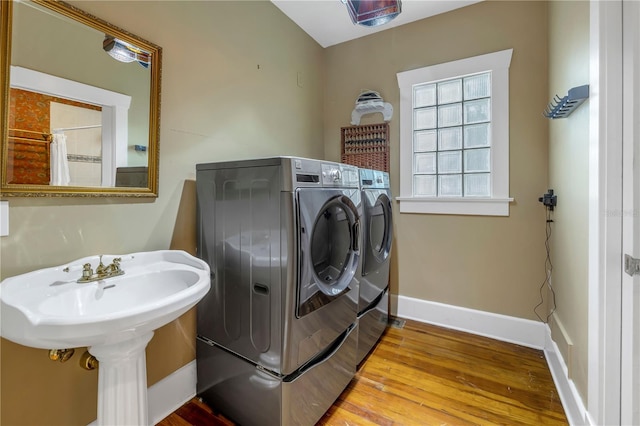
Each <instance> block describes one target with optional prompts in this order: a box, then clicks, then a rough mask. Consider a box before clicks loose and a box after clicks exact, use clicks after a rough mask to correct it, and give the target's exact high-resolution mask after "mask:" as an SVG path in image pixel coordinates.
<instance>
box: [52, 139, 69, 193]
mask: <svg viewBox="0 0 640 426" xmlns="http://www.w3.org/2000/svg"><path fill="white" fill-rule="evenodd" d="M69 181H70V178H69V161H67V137H66V136H65V135H64V134H62V133H54V134H53V142H51V185H56V186H66V185H69Z"/></svg>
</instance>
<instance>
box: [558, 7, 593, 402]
mask: <svg viewBox="0 0 640 426" xmlns="http://www.w3.org/2000/svg"><path fill="white" fill-rule="evenodd" d="M567 22H571V25H567ZM583 84H589V2H587V1H572V2H564V1H560V2H555V1H554V2H551V3H550V4H549V93H548V95H549V97H550V98H551V97H552V96H553V95H554V94H558V96H565V95H566V94H567V91H568V90H569V89H570V88H572V87H575V86H582V85H583ZM588 142H589V101H588V100H587V101H586V102H585V103H584V104H582V105H581V106H580V107H579V108H578V109H576V110H575V111H574V112H573V113H572V114H571V115H570V116H569V117H568V118H566V119H560V120H553V121H551V122H550V124H549V185H550V188H553V189H554V190H555V191H556V194H557V195H558V207H557V209H556V210H555V211H554V214H553V220H554V222H553V232H552V238H551V260H552V263H553V274H552V278H551V281H552V284H553V287H554V289H555V292H556V302H557V305H558V306H557V310H556V312H555V313H554V315H553V320H552V321H551V324H550V326H551V331H552V337H553V340H554V341H555V342H556V343H557V344H558V348H559V349H560V352H561V353H562V356H563V358H564V360H565V361H566V362H567V366H568V369H569V378H570V379H572V380H573V381H574V383H575V385H576V388H577V389H578V391H579V393H580V395H581V396H582V398H583V401H585V403H586V401H587V373H588V372H587V369H588V365H587V353H588V347H587V346H588V345H587V334H588V333H587V332H588V330H587V325H588V293H589V292H588V266H589V265H588V235H589V227H588V201H589V200H588V198H589V143H588Z"/></svg>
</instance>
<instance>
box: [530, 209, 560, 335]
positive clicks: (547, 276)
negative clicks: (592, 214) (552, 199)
mask: <svg viewBox="0 0 640 426" xmlns="http://www.w3.org/2000/svg"><path fill="white" fill-rule="evenodd" d="M552 223H553V220H552V219H551V209H550V208H549V207H548V206H547V220H546V227H545V235H546V238H545V240H544V247H545V249H546V251H547V257H546V258H545V260H544V281H542V284H541V285H540V303H538V304H537V305H536V307H535V308H533V312H534V313H535V314H536V316H537V317H538V319H540V321H542V322H543V323H545V324H546V323H548V322H549V318H551V315H553V313H554V312H555V310H556V292H555V290H554V289H553V286H552V285H551V274H552V272H553V263H551V248H550V246H549V244H550V243H549V240H550V239H551V224H552ZM546 286H548V287H549V289H550V290H551V301H552V303H553V304H552V306H551V309H550V310H549V314H548V315H547V317H546V319H542V317H541V316H540V315H539V314H538V311H537V310H538V308H539V307H540V306H542V305H543V304H544V294H543V290H544V288H545V287H546Z"/></svg>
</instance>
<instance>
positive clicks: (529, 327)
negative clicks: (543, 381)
mask: <svg viewBox="0 0 640 426" xmlns="http://www.w3.org/2000/svg"><path fill="white" fill-rule="evenodd" d="M390 300H391V301H390V303H391V313H392V314H393V315H396V316H398V317H401V318H407V319H412V320H416V321H420V322H426V323H429V324H434V325H441V326H443V327H446V328H452V329H454V330H460V331H466V332H469V333H473V334H478V335H480V336H485V337H491V338H493V339H496V340H502V341H504V342H509V343H515V344H517V345H522V346H527V347H530V348H536V349H544V347H545V342H546V332H545V329H546V326H545V324H543V323H541V322H539V321H532V320H527V319H522V318H516V317H510V316H507V315H500V314H494V313H491V312H484V311H478V310H475V309H468V308H462V307H459V306H453V305H445V304H444V303H438V302H430V301H428V300H421V299H414V298H412V297H407V296H398V295H395V294H391V295H390Z"/></svg>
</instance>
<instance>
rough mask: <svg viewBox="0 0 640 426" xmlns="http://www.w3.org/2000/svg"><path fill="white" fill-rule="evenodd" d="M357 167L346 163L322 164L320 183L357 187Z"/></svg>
mask: <svg viewBox="0 0 640 426" xmlns="http://www.w3.org/2000/svg"><path fill="white" fill-rule="evenodd" d="M358 184H359V176H358V169H357V168H356V167H354V166H348V165H346V164H324V163H323V164H322V185H323V186H343V187H345V186H346V187H357V186H358Z"/></svg>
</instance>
